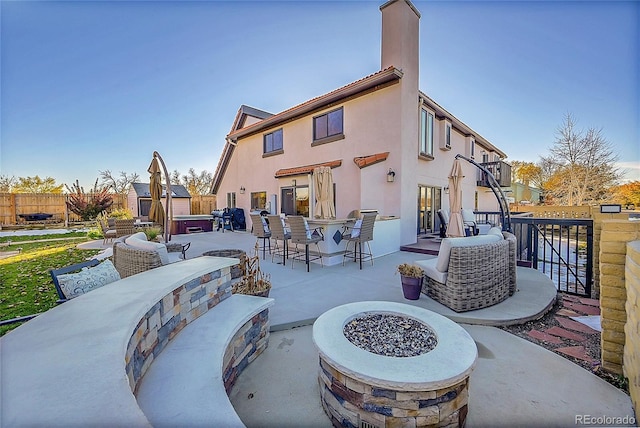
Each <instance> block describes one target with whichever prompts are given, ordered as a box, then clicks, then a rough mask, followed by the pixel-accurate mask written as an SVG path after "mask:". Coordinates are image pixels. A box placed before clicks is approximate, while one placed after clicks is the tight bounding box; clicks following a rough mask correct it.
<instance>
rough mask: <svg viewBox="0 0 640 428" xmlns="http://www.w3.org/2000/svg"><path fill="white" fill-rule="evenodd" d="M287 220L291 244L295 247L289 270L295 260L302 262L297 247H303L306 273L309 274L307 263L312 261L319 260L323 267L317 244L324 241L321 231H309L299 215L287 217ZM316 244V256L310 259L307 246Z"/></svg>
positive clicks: (317, 229)
mask: <svg viewBox="0 0 640 428" xmlns="http://www.w3.org/2000/svg"><path fill="white" fill-rule="evenodd" d="M287 218H288V220H289V228H290V229H291V242H292V243H293V244H294V245H295V249H294V253H293V261H292V262H291V268H292V269H293V266H294V265H295V261H296V259H300V260H302V254H303V253H302V251H300V250H298V245H299V244H300V245H304V261H305V263H306V265H307V272H309V262H310V261H312V260H318V259H320V264H321V265H322V267H324V262H323V260H322V253H321V252H320V246H319V245H318V242H320V241H323V240H324V235H323V234H322V229H320V228H316V229H314V230H310V229H309V225H308V224H307V223H306V221H305V219H304V217H302V216H299V215H292V216H289V217H287ZM310 244H316V247H317V249H318V254H317V256H313V257H310V255H309V245H310Z"/></svg>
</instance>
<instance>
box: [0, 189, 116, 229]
mask: <svg viewBox="0 0 640 428" xmlns="http://www.w3.org/2000/svg"><path fill="white" fill-rule="evenodd" d="M112 196H113V205H111V208H109V210H116V209H122V208H126V207H127V196H126V195H116V194H114V195H112ZM68 198H69V195H67V194H63V193H0V224H5V225H14V224H22V223H26V222H25V220H24V219H23V218H21V217H20V214H35V213H44V214H51V215H52V217H51V218H49V219H48V220H46V221H47V222H52V223H53V222H56V223H60V222H65V221H67V222H79V221H82V219H81V218H80V216H78V215H77V214H74V213H72V212H71V211H69V210H68V208H67V204H66V202H67V200H68Z"/></svg>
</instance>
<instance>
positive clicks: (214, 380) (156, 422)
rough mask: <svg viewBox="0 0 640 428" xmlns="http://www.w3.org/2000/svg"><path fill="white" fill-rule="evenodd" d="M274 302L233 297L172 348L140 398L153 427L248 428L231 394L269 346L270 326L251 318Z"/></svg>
mask: <svg viewBox="0 0 640 428" xmlns="http://www.w3.org/2000/svg"><path fill="white" fill-rule="evenodd" d="M272 302H273V299H264V298H260V297H253V296H244V295H233V296H232V297H230V298H229V299H227V300H225V301H224V302H221V303H220V304H219V305H218V306H216V308H215V310H213V311H209V312H207V313H206V314H205V315H203V316H201V317H200V318H199V319H198V320H196V321H195V322H193V323H192V324H190V325H188V326H187V327H185V329H184V330H183V331H182V332H181V333H180V334H179V335H178V336H177V337H176V338H175V339H174V340H172V341H171V342H170V343H169V345H167V347H166V348H165V349H164V351H162V354H161V355H159V356H158V357H157V358H156V359H155V361H154V362H153V364H152V365H151V367H150V368H149V370H148V371H147V373H146V374H145V375H144V378H143V380H142V382H141V384H140V387H139V388H138V393H137V398H138V404H139V405H140V408H141V409H142V411H143V412H144V414H145V415H146V416H147V418H148V419H149V421H150V422H151V424H152V425H153V426H155V427H161V426H171V427H178V426H211V427H215V426H218V427H240V426H244V425H243V423H242V421H241V420H240V418H239V417H238V415H237V414H236V412H235V409H234V408H233V405H232V404H231V402H230V401H229V398H228V394H229V392H230V390H231V387H232V386H233V384H234V382H235V380H236V378H237V376H238V375H239V374H240V372H241V371H242V370H243V369H244V368H245V367H246V366H247V365H248V364H249V363H250V362H252V361H253V360H254V359H255V358H256V357H257V356H258V355H259V354H260V353H261V352H262V351H263V350H264V349H265V348H266V347H267V344H268V340H269V328H268V324H267V323H264V322H262V323H260V322H259V320H257V319H253V320H252V318H255V317H259V316H260V315H259V314H260V313H261V312H263V311H264V309H265V308H266V307H267V306H268V305H270V304H271V303H272Z"/></svg>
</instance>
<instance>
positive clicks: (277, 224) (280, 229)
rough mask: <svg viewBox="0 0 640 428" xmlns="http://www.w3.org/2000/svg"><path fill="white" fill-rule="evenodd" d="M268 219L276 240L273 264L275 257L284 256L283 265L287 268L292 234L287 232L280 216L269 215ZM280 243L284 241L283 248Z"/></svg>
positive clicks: (272, 235) (272, 255)
mask: <svg viewBox="0 0 640 428" xmlns="http://www.w3.org/2000/svg"><path fill="white" fill-rule="evenodd" d="M267 219H268V220H269V229H270V230H271V238H272V239H273V240H274V245H273V251H272V252H271V262H272V263H273V257H274V256H279V255H282V265H283V266H285V265H286V264H287V258H288V257H289V239H291V233H290V232H289V231H287V230H285V228H284V226H283V224H282V219H281V218H280V216H277V215H268V216H267ZM278 241H282V248H280V246H279V245H278Z"/></svg>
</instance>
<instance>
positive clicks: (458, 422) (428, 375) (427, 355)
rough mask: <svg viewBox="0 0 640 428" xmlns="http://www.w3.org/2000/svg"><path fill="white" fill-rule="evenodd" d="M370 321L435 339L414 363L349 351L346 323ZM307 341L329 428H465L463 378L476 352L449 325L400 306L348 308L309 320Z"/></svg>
mask: <svg viewBox="0 0 640 428" xmlns="http://www.w3.org/2000/svg"><path fill="white" fill-rule="evenodd" d="M377 314H381V315H393V316H394V317H389V319H391V318H395V317H401V318H404V319H405V320H410V321H411V322H410V323H409V322H405V323H403V322H400V323H399V325H400V329H401V330H402V328H409V327H405V326H408V325H410V324H414V323H416V322H417V323H422V324H423V325H424V327H426V328H427V329H428V330H429V331H431V332H433V335H435V339H436V340H435V342H436V343H435V346H433V347H431V349H430V350H428V351H426V352H424V353H421V354H419V355H416V356H409V357H404V356H403V357H395V356H393V357H392V356H387V355H380V354H378V353H374V351H373V350H372V351H369V350H366V349H363V348H361V347H359V346H356V345H354V344H353V343H352V342H351V341H350V340H349V339H348V338H347V337H346V336H345V334H344V329H345V326H347V324H349V323H350V322H351V321H353V320H360V319H364V318H366V317H367V316H370V315H377ZM384 330H387V329H386V328H385V329H384ZM366 334H367V335H369V334H376V332H375V331H370V332H367V333H366ZM398 335H399V336H402V333H401V332H400V333H398ZM394 340H395V339H394ZM313 341H314V343H315V345H316V348H317V349H318V352H319V354H320V370H319V372H318V383H319V386H320V399H321V402H322V406H323V408H324V410H325V412H326V413H327V415H328V416H329V417H330V418H331V420H332V422H333V424H334V425H336V426H357V427H360V426H368V427H385V426H418V427H422V426H459V427H461V426H464V425H465V422H466V416H467V404H468V401H469V375H470V374H471V372H472V371H473V369H474V367H475V365H476V360H477V357H478V351H477V348H476V344H475V342H474V341H473V339H472V338H471V336H470V335H469V333H467V332H466V330H464V329H463V328H462V327H460V326H459V325H457V324H456V323H454V322H453V321H451V320H449V319H448V318H445V317H443V316H441V315H438V314H436V313H434V312H432V311H429V310H426V309H423V308H419V307H416V306H412V305H407V304H403V303H395V302H357V303H350V304H347V305H342V306H338V307H336V308H333V309H331V310H329V311H327V312H325V313H324V314H322V315H321V316H320V317H319V318H318V319H317V320H316V322H315V323H314V324H313Z"/></svg>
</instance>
